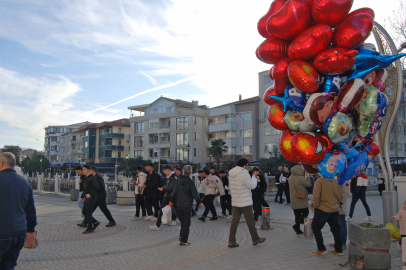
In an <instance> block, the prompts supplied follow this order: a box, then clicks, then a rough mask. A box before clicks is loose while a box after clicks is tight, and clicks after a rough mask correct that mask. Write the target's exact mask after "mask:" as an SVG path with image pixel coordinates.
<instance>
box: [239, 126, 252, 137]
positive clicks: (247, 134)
mask: <svg viewBox="0 0 406 270" xmlns="http://www.w3.org/2000/svg"><path fill="white" fill-rule="evenodd" d="M242 137H244V138H247V137H252V128H249V129H240V138H242Z"/></svg>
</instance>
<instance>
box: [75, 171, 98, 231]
mask: <svg viewBox="0 0 406 270" xmlns="http://www.w3.org/2000/svg"><path fill="white" fill-rule="evenodd" d="M82 171H83V174H84V175H85V176H86V180H85V187H84V190H83V194H82V197H81V198H80V201H79V202H80V203H82V201H83V199H84V198H86V200H85V202H84V204H83V215H85V221H84V223H86V224H87V229H86V231H84V232H83V233H84V234H88V233H93V232H94V230H95V229H96V228H97V226H99V225H100V222H98V221H97V220H96V219H94V218H93V215H92V214H93V207H94V204H95V203H96V199H97V190H98V189H99V185H98V184H97V181H96V178H94V176H93V175H92V174H91V173H90V166H89V165H84V166H83V167H82ZM78 226H81V224H78Z"/></svg>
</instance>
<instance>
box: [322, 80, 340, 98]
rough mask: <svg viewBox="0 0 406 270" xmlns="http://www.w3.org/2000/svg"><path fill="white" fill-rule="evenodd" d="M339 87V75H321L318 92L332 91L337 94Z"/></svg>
mask: <svg viewBox="0 0 406 270" xmlns="http://www.w3.org/2000/svg"><path fill="white" fill-rule="evenodd" d="M340 89H341V77H340V75H324V76H321V81H320V86H319V92H321V93H334V94H336V95H338V93H339V92H340Z"/></svg>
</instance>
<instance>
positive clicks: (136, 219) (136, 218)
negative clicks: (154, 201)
mask: <svg viewBox="0 0 406 270" xmlns="http://www.w3.org/2000/svg"><path fill="white" fill-rule="evenodd" d="M131 220H134V221H138V220H141V218H139V217H133V218H132V219H131Z"/></svg>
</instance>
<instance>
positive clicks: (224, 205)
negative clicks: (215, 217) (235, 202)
mask: <svg viewBox="0 0 406 270" xmlns="http://www.w3.org/2000/svg"><path fill="white" fill-rule="evenodd" d="M219 175H220V180H221V182H223V189H224V195H223V196H220V204H221V215H220V217H227V218H228V217H229V216H231V215H232V206H231V195H230V193H229V192H228V190H229V188H228V175H226V171H225V170H220V171H219ZM226 211H228V214H229V215H228V216H227V212H226Z"/></svg>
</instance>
